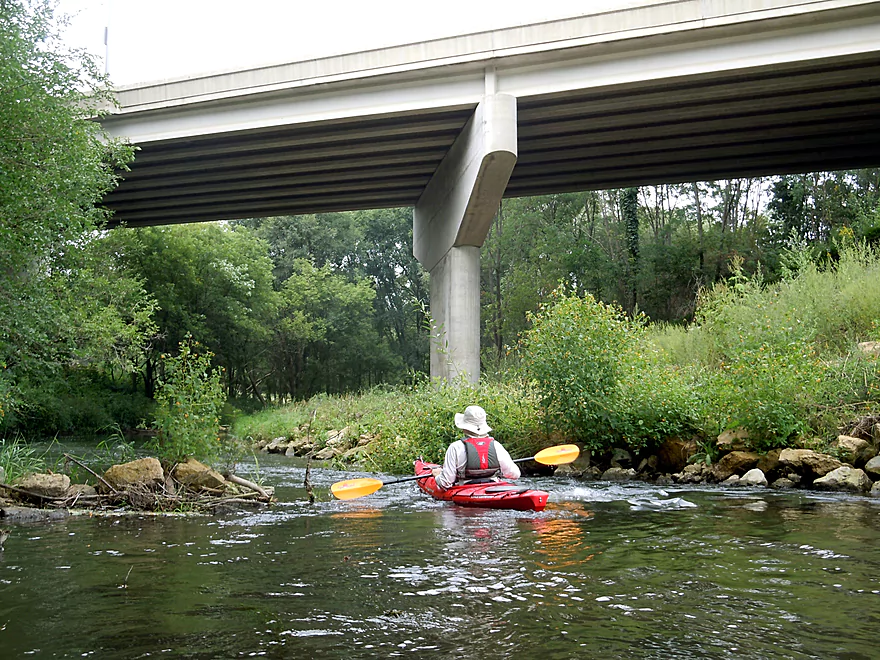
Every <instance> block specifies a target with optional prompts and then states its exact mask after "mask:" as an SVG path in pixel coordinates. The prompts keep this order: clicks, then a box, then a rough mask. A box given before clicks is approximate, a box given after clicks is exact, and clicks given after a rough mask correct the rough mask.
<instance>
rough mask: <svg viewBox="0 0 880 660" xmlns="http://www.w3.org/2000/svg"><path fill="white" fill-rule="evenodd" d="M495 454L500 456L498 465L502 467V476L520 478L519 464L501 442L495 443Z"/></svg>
mask: <svg viewBox="0 0 880 660" xmlns="http://www.w3.org/2000/svg"><path fill="white" fill-rule="evenodd" d="M495 454H496V455H497V456H498V466H499V467H500V468H501V476H503V477H504V478H505V479H519V478H520V474H521V473H520V470H519V465H517V464H516V463H514V462H513V459H512V458H511V457H510V454H509V453H507V450H506V449H505V448H504V447H502V446H501V443H500V442H496V443H495Z"/></svg>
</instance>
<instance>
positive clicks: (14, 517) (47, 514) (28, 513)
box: [0, 506, 70, 523]
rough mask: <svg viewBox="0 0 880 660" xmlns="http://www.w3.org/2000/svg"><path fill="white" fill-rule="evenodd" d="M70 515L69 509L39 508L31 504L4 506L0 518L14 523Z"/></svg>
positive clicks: (47, 520)
mask: <svg viewBox="0 0 880 660" xmlns="http://www.w3.org/2000/svg"><path fill="white" fill-rule="evenodd" d="M68 516H70V512H69V511H68V510H67V509H37V508H35V507H31V506H4V507H3V508H2V509H0V520H3V522H13V523H35V522H53V521H56V520H65V519H66V518H67V517H68Z"/></svg>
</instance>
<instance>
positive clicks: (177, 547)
mask: <svg viewBox="0 0 880 660" xmlns="http://www.w3.org/2000/svg"><path fill="white" fill-rule="evenodd" d="M260 468H261V470H262V474H263V479H264V483H266V484H268V485H273V486H275V488H276V496H277V497H278V499H279V502H278V503H277V504H276V505H274V506H272V507H271V508H269V509H263V510H259V511H256V510H255V511H244V512H240V513H234V514H227V515H223V516H218V517H185V516H175V517H153V516H109V517H91V518H90V517H88V516H76V517H71V518H69V519H68V520H66V521H64V522H58V523H51V524H46V525H37V526H23V525H19V526H12V527H11V534H10V537H9V539H8V540H7V542H6V544H5V549H4V550H3V552H0V658H4V659H7V658H32V657H37V658H102V659H103V658H249V657H267V658H309V659H311V658H347V659H350V658H400V657H419V656H426V657H432V658H540V659H541V660H550V659H555V658H560V659H561V658H658V659H661V658H663V659H665V658H743V657H746V658H798V659H799V658H823V659H825V658H846V659H849V660H856V659H861V658H864V659H866V660H867V659H869V658H877V657H878V654H880V650H878V647H877V645H876V636H877V631H878V624H880V578H878V576H880V502H876V501H873V500H871V499H868V498H859V497H851V496H829V495H825V494H821V493H816V492H806V491H798V492H787V493H782V492H772V491H763V490H762V491H758V490H743V489H728V490H723V489H719V488H708V487H707V488H683V487H681V488H679V487H666V488H665V490H663V489H660V488H658V487H654V486H646V485H644V484H638V485H636V484H625V485H621V484H608V483H598V482H589V483H587V482H579V481H575V480H570V479H567V478H560V477H544V478H534V479H524V480H522V481H523V482H525V483H527V484H528V485H531V486H533V487H539V488H542V489H544V490H548V491H550V492H551V493H552V495H551V499H550V503H549V504H548V506H547V509H546V510H545V511H543V512H541V513H534V512H516V511H490V510H482V509H465V508H460V507H456V506H454V505H451V504H447V503H440V502H435V501H433V500H431V499H430V498H428V497H427V496H426V495H423V494H422V493H420V492H419V491H418V489H417V488H416V486H415V485H414V484H412V483H403V484H397V485H390V486H386V487H384V488H382V489H381V490H380V491H378V492H377V493H375V494H373V495H370V496H368V497H365V498H362V499H358V500H350V501H346V502H342V501H337V500H333V499H332V498H331V497H330V495H329V492H328V491H329V487H330V485H331V483H333V482H334V481H338V480H341V479H346V478H351V477H353V476H364V475H362V474H355V473H348V472H336V471H331V470H315V469H312V471H311V479H312V483H313V484H314V486H315V489H316V493H317V495H318V496H319V499H318V501H317V502H316V503H315V504H313V505H310V504H309V503H308V501H307V498H306V493H305V490H304V489H303V478H304V469H303V467H302V466H299V465H296V464H294V463H293V462H292V459H286V458H284V457H274V456H271V457H267V458H261V465H260ZM239 473H240V474H246V473H247V471H246V469H244V470H240V471H239Z"/></svg>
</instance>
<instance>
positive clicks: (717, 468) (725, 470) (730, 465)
mask: <svg viewBox="0 0 880 660" xmlns="http://www.w3.org/2000/svg"><path fill="white" fill-rule="evenodd" d="M759 458H760V456H758V455H757V454H756V453H754V452H751V451H732V452H730V453H729V454H725V455H724V456H722V457H721V460H720V461H718V462H717V463H716V464H715V465H714V466H713V467H712V476H713V477H714V478H715V480H716V481H724V480H725V479H727V478H728V477H729V476H730V475H732V474H743V473H744V472H746V471H747V470H750V469H752V468H753V467H755V466H756V465H757V464H758V459H759Z"/></svg>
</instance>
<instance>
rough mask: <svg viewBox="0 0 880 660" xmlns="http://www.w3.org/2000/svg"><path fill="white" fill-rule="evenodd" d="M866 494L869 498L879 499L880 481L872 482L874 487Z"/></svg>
mask: <svg viewBox="0 0 880 660" xmlns="http://www.w3.org/2000/svg"><path fill="white" fill-rule="evenodd" d="M868 494H869V495H870V496H871V497H880V481H875V482H874V485H873V486H871V492H870V493H868Z"/></svg>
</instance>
